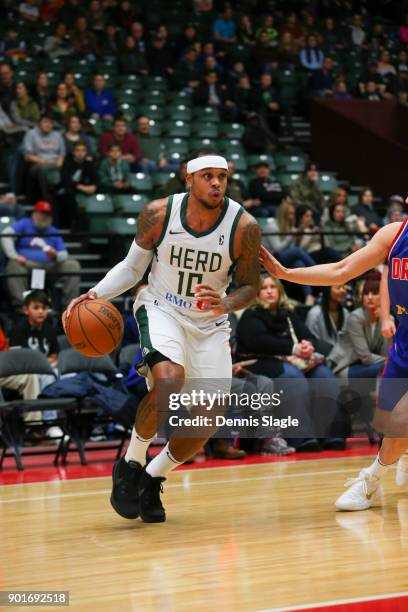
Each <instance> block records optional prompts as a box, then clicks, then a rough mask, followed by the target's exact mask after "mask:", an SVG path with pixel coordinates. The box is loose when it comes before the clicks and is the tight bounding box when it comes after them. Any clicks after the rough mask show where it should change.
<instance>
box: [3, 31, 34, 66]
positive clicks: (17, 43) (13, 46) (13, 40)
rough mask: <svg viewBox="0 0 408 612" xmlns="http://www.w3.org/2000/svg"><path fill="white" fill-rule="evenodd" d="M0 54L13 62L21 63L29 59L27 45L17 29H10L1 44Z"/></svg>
mask: <svg viewBox="0 0 408 612" xmlns="http://www.w3.org/2000/svg"><path fill="white" fill-rule="evenodd" d="M0 54H1V55H5V56H6V57H7V58H9V59H10V60H11V61H19V60H22V59H25V58H26V57H27V55H28V54H27V43H26V42H25V40H24V39H23V38H22V35H21V34H20V35H19V32H18V31H17V28H10V29H9V30H7V32H6V33H5V36H4V40H3V41H2V42H1V43H0Z"/></svg>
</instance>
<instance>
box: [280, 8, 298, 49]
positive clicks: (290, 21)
mask: <svg viewBox="0 0 408 612" xmlns="http://www.w3.org/2000/svg"><path fill="white" fill-rule="evenodd" d="M286 32H289V33H290V34H291V35H292V40H293V42H294V43H295V44H296V45H297V47H298V49H299V47H300V46H301V45H302V44H303V41H304V32H303V28H302V26H301V25H300V23H299V21H298V18H297V15H296V13H290V14H289V15H288V17H287V18H286V21H285V23H284V24H283V26H282V27H281V29H280V34H281V36H282V35H283V34H285V33H286Z"/></svg>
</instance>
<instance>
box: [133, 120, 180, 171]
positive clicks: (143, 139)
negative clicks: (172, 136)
mask: <svg viewBox="0 0 408 612" xmlns="http://www.w3.org/2000/svg"><path fill="white" fill-rule="evenodd" d="M137 137H138V140H139V144H140V148H141V150H142V159H141V160H140V162H139V167H140V169H141V171H142V172H158V171H160V170H163V171H166V172H170V171H173V170H176V169H177V168H178V162H177V161H175V162H173V161H171V160H168V159H166V155H165V150H164V149H163V147H162V143H161V139H160V138H157V137H156V136H152V135H151V133H150V121H149V118H148V117H146V116H145V115H141V116H140V117H138V119H137Z"/></svg>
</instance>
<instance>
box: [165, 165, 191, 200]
mask: <svg viewBox="0 0 408 612" xmlns="http://www.w3.org/2000/svg"><path fill="white" fill-rule="evenodd" d="M187 161H188V160H186V159H184V160H183V161H182V162H181V163H180V168H179V169H178V170H177V171H176V173H175V175H174V176H173V177H171V178H170V179H169V180H168V181H167V183H166V184H165V186H164V187H163V197H166V196H169V195H172V194H173V193H183V192H184V191H186V174H187Z"/></svg>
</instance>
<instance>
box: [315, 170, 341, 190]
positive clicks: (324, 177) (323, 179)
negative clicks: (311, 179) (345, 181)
mask: <svg viewBox="0 0 408 612" xmlns="http://www.w3.org/2000/svg"><path fill="white" fill-rule="evenodd" d="M319 187H320V189H321V191H322V192H323V193H325V194H326V193H327V194H328V193H331V192H332V191H334V190H335V189H337V180H336V179H335V177H334V176H332V175H331V174H327V173H324V174H321V175H320V178H319Z"/></svg>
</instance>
